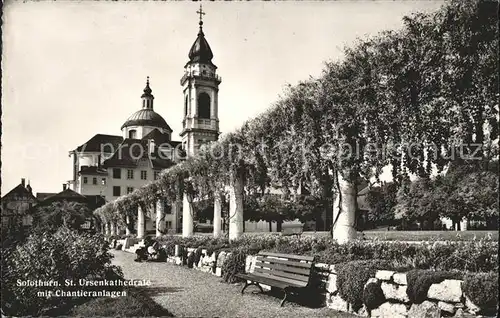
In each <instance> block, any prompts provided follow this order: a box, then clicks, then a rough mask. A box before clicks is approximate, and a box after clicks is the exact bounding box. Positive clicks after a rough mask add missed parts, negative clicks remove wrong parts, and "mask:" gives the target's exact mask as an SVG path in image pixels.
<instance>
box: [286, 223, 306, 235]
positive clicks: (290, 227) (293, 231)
mask: <svg viewBox="0 0 500 318" xmlns="http://www.w3.org/2000/svg"><path fill="white" fill-rule="evenodd" d="M303 232H304V224H283V225H282V226H281V235H283V236H289V235H298V236H300V235H301V234H302V233H303Z"/></svg>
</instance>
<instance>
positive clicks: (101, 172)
mask: <svg viewBox="0 0 500 318" xmlns="http://www.w3.org/2000/svg"><path fill="white" fill-rule="evenodd" d="M78 173H79V174H80V175H84V174H85V175H96V176H106V175H108V172H107V171H106V170H105V169H102V168H99V167H97V166H81V167H80V171H78Z"/></svg>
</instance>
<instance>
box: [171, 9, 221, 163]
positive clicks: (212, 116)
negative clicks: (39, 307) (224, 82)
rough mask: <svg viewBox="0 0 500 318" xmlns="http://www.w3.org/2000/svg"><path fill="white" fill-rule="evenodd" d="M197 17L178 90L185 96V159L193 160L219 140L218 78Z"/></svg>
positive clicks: (182, 132)
mask: <svg viewBox="0 0 500 318" xmlns="http://www.w3.org/2000/svg"><path fill="white" fill-rule="evenodd" d="M196 13H198V14H199V15H200V22H199V25H200V29H199V31H198V37H197V38H196V40H195V42H194V43H193V45H192V47H191V50H190V51H189V61H188V62H187V63H186V65H185V66H184V75H183V76H182V78H181V86H182V89H183V94H184V120H183V121H182V131H181V133H180V136H181V137H182V145H183V148H184V149H185V151H186V154H187V156H188V157H191V156H194V155H196V153H197V150H198V149H199V147H200V146H201V145H202V144H205V143H209V142H212V141H215V140H217V139H218V137H219V133H220V132H219V115H218V111H219V109H218V96H217V95H218V92H219V84H220V83H221V79H220V77H219V76H218V75H217V74H216V70H217V66H215V65H214V64H213V63H212V58H213V53H212V50H211V49H210V45H208V42H207V40H206V39H205V34H204V33H203V20H202V18H203V15H204V14H205V12H203V10H202V7H201V5H200V10H199V11H197V12H196Z"/></svg>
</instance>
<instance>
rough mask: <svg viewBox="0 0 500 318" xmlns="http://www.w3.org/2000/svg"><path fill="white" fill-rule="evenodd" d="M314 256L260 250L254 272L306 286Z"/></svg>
mask: <svg viewBox="0 0 500 318" xmlns="http://www.w3.org/2000/svg"><path fill="white" fill-rule="evenodd" d="M313 261H314V257H312V256H302V255H291V254H278V253H270V252H259V254H257V257H256V259H255V267H254V270H253V274H254V275H257V276H262V277H267V278H272V279H275V280H279V281H282V282H285V283H290V284H293V285H296V286H299V287H306V286H307V285H308V284H309V279H310V277H311V269H312V267H313Z"/></svg>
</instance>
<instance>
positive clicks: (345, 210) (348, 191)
mask: <svg viewBox="0 0 500 318" xmlns="http://www.w3.org/2000/svg"><path fill="white" fill-rule="evenodd" d="M337 175H338V186H337V187H338V189H337V195H336V197H335V200H334V206H333V222H334V226H333V238H334V239H335V240H337V242H338V243H340V244H344V243H347V242H349V241H351V240H353V239H355V238H356V234H357V233H356V229H355V227H354V226H355V222H356V208H357V201H356V199H357V191H356V190H357V189H356V184H355V183H353V182H350V181H348V180H346V179H344V178H343V177H342V176H341V175H340V173H337ZM339 194H340V195H339Z"/></svg>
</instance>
